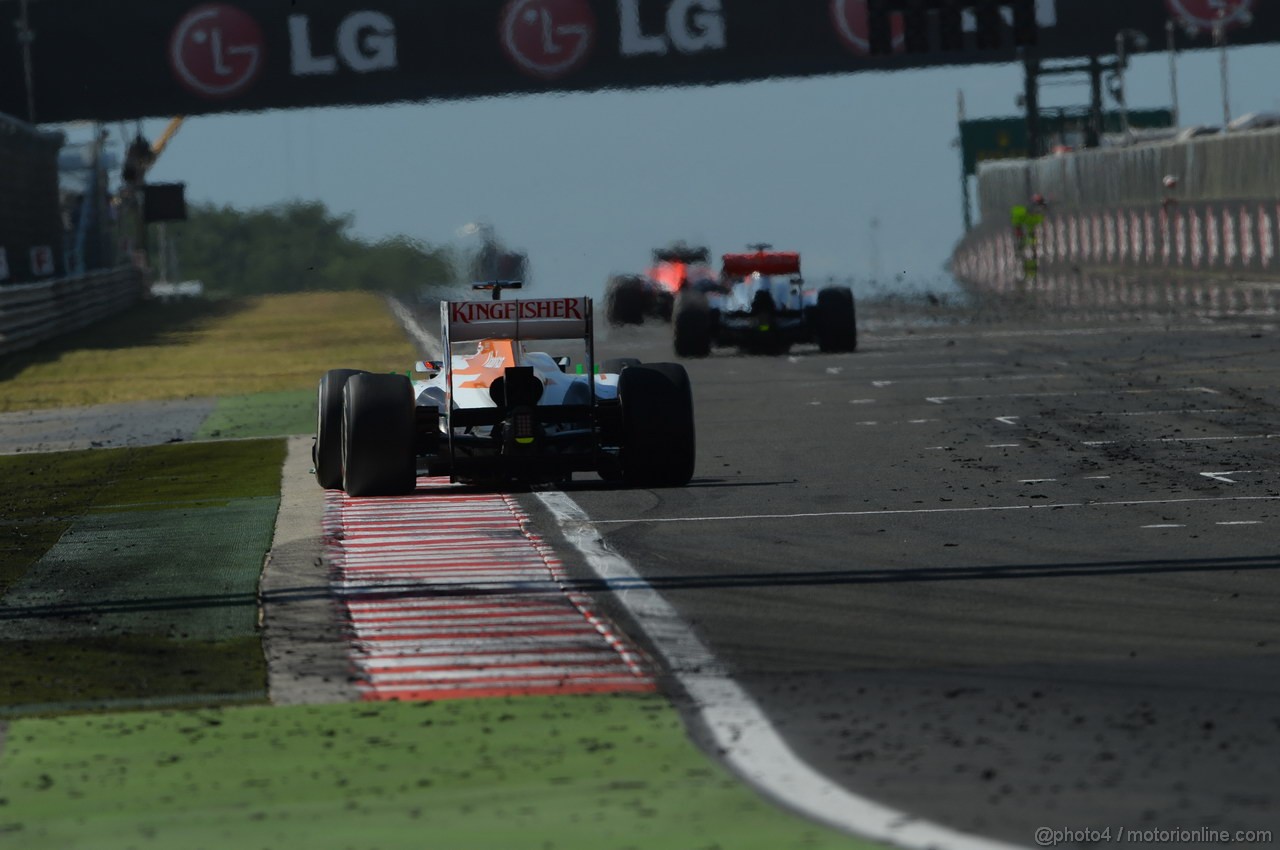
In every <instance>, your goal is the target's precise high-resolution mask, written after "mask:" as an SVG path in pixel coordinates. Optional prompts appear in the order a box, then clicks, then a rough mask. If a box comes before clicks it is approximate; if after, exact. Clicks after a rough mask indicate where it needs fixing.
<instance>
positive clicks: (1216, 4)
mask: <svg viewBox="0 0 1280 850" xmlns="http://www.w3.org/2000/svg"><path fill="white" fill-rule="evenodd" d="M1254 2H1255V0H1165V4H1166V5H1167V6H1168V7H1169V14H1171V15H1173V17H1174V18H1176V19H1177V20H1178V22H1179V23H1181V24H1182V26H1183V28H1184V29H1185V30H1186V31H1187V32H1189V33H1190V34H1192V35H1195V34H1196V33H1199V32H1212V31H1213V29H1214V27H1216V26H1219V25H1221V26H1222V27H1223V28H1225V29H1235V28H1236V27H1244V26H1248V25H1249V24H1251V23H1253V6H1254Z"/></svg>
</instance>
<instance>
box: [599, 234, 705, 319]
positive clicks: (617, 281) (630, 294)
mask: <svg viewBox="0 0 1280 850" xmlns="http://www.w3.org/2000/svg"><path fill="white" fill-rule="evenodd" d="M710 262H711V252H710V251H709V250H708V249H706V248H700V247H699V248H691V247H689V246H688V245H686V244H684V243H683V242H677V243H675V244H674V245H671V246H669V247H666V248H656V249H654V252H653V265H651V266H650V267H649V270H648V271H647V272H646V273H645V274H643V275H634V274H632V275H615V276H614V277H612V278H610V279H609V283H608V286H607V287H606V288H605V300H604V305H605V317H606V318H607V319H608V320H609V324H611V325H615V326H617V325H639V324H642V323H643V322H644V320H645V319H646V318H657V319H661V320H662V321H664V322H669V321H671V308H672V305H673V304H674V303H675V299H676V295H678V294H679V293H680V291H681V290H682V289H684V288H685V287H689V286H692V287H694V288H696V289H706V288H709V287H714V286H715V285H716V284H717V281H716V275H715V272H714V271H712V270H711V265H710Z"/></svg>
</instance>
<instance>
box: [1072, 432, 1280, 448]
mask: <svg viewBox="0 0 1280 850" xmlns="http://www.w3.org/2000/svg"><path fill="white" fill-rule="evenodd" d="M1277 437H1280V434H1246V435H1241V436H1238V437H1153V438H1151V439H1146V440H1134V441H1133V442H1136V443H1234V442H1240V441H1242V440H1274V439H1276V438H1277ZM1120 442H1123V441H1121V440H1085V441H1083V442H1082V443H1081V445H1082V446H1114V445H1117V444H1118V443H1120Z"/></svg>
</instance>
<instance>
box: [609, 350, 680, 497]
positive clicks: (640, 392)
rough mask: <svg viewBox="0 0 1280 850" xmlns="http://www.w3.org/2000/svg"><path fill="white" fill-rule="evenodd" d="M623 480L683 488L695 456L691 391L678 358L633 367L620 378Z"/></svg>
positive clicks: (653, 485)
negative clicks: (667, 361) (674, 361)
mask: <svg viewBox="0 0 1280 850" xmlns="http://www.w3.org/2000/svg"><path fill="white" fill-rule="evenodd" d="M618 399H619V400H620V401H621V403H622V479H623V480H624V481H625V482H626V483H627V484H629V485H632V486H636V487H682V486H684V485H685V484H688V483H689V480H690V479H691V478H693V470H694V465H695V462H696V459H697V448H696V435H695V431H694V423H693V391H692V388H691V387H690V384H689V374H688V373H687V372H685V369H684V367H683V366H681V365H679V364H677V363H649V364H645V365H642V366H631V367H629V368H628V369H627V370H626V371H624V372H623V373H622V374H621V375H620V376H619V378H618Z"/></svg>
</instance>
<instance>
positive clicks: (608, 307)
mask: <svg viewBox="0 0 1280 850" xmlns="http://www.w3.org/2000/svg"><path fill="white" fill-rule="evenodd" d="M645 300H646V293H645V291H644V281H642V280H640V279H639V278H636V277H626V276H619V277H614V278H610V279H609V285H608V287H606V289H605V294H604V311H605V317H606V318H608V320H609V324H611V325H614V326H619V325H639V324H643V323H644V313H645Z"/></svg>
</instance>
